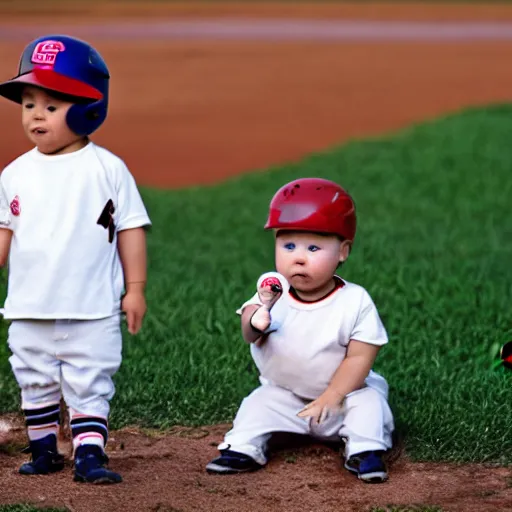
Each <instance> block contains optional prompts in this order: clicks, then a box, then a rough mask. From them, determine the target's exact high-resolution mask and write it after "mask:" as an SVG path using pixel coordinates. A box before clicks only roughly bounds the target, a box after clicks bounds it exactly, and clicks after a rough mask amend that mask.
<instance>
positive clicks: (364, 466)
mask: <svg viewBox="0 0 512 512" xmlns="http://www.w3.org/2000/svg"><path fill="white" fill-rule="evenodd" d="M383 453H384V452H383V451H368V452H361V453H356V454H355V455H352V456H351V457H350V458H349V459H348V460H347V461H346V462H345V468H346V469H348V470H349V471H350V472H351V473H354V474H355V475H357V477H358V478H359V479H360V480H362V481H363V482H366V483H371V484H379V483H381V482H385V481H386V480H387V479H388V472H387V470H386V465H385V464H384V461H383V460H382V454H383Z"/></svg>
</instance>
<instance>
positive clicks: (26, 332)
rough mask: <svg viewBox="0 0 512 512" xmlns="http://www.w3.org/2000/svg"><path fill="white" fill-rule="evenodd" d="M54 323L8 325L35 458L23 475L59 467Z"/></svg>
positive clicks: (20, 322)
mask: <svg viewBox="0 0 512 512" xmlns="http://www.w3.org/2000/svg"><path fill="white" fill-rule="evenodd" d="M53 326H54V323H53V322H49V321H25V320H23V321H21V320H15V321H13V322H12V324H11V326H10V328H9V338H8V343H9V347H10V349H11V351H12V356H11V357H10V358H9V361H10V363H11V367H12V370H13V373H14V376H15V377H16V380H17V382H18V384H19V386H20V388H21V406H22V408H23V412H24V414H25V423H26V426H27V435H28V438H29V442H30V446H29V451H30V452H31V454H32V460H31V461H30V462H28V463H25V464H23V465H22V466H21V467H20V473H22V474H24V475H36V474H47V473H52V472H55V471H60V470H61V469H62V468H63V467H64V458H63V457H62V456H61V455H60V454H59V453H58V451H57V436H58V432H59V418H60V398H61V393H60V362H59V361H58V360H57V359H56V358H55V356H54V353H55V342H56V340H55V332H54V330H53Z"/></svg>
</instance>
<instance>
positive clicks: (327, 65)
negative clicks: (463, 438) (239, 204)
mask: <svg viewBox="0 0 512 512" xmlns="http://www.w3.org/2000/svg"><path fill="white" fill-rule="evenodd" d="M9 5H10V4H9ZM26 5H27V4H26V3H25V2H21V3H16V6H17V7H16V10H14V7H12V6H11V8H9V11H8V12H2V11H1V9H2V8H1V5H0V14H1V17H0V19H1V22H0V39H1V40H0V62H1V63H2V65H1V68H0V76H2V77H4V78H9V77H10V76H12V75H13V74H14V71H15V69H16V66H17V60H18V57H19V53H20V50H21V49H22V47H23V45H24V43H25V40H23V39H20V38H13V39H12V40H11V41H9V40H8V39H7V40H6V38H5V37H2V33H3V32H5V31H6V30H7V28H10V29H12V28H13V27H15V28H16V31H17V33H23V32H22V29H23V27H25V26H32V27H34V24H35V23H36V24H37V25H35V28H33V29H32V30H35V33H34V34H38V33H43V32H45V27H46V30H49V28H50V27H51V28H52V30H53V29H60V30H61V31H64V32H67V33H71V34H73V33H74V32H76V31H79V29H80V27H82V29H81V30H82V31H81V32H79V33H80V34H83V33H84V32H83V31H84V29H83V26H84V25H85V24H88V25H91V24H93V23H106V22H109V23H113V21H112V20H113V18H114V17H115V16H117V18H116V23H118V18H122V19H124V20H131V21H133V20H137V19H139V18H137V16H140V15H141V9H142V8H141V7H140V5H139V4H137V3H135V2H133V3H129V4H127V6H125V7H123V8H122V9H120V8H119V7H112V5H109V4H105V5H103V6H101V7H98V6H97V5H96V4H95V3H94V2H93V3H89V4H71V5H75V7H74V8H71V7H66V8H65V7H61V8H59V10H58V11H56V12H57V14H55V13H54V12H53V11H42V12H39V11H37V12H34V11H30V10H28V8H26ZM63 5H65V4H63ZM68 5H70V4H69V3H68ZM84 5H86V6H84ZM144 10H145V12H146V14H147V16H148V20H149V21H151V20H153V21H154V20H156V19H158V21H159V22H163V21H166V20H167V21H176V20H182V19H184V18H186V19H187V20H188V21H191V20H194V19H202V20H204V19H212V18H215V19H219V18H222V19H230V20H234V19H235V20H236V19H244V20H247V19H251V17H255V18H257V19H258V20H259V21H260V22H261V21H262V20H264V19H269V18H272V19H283V18H285V17H286V16H287V19H306V18H308V19H312V18H314V19H316V20H319V19H327V20H331V21H332V20H365V19H366V20H369V19H376V20H381V21H382V20H388V21H389V20H405V21H409V20H416V21H420V20H430V21H432V20H439V19H440V20H445V21H447V20H449V21H454V20H466V21H467V20H473V21H481V20H485V21H487V22H496V21H500V22H501V23H503V22H504V21H506V20H512V7H509V6H503V5H502V6H494V7H493V6H490V7H489V6H484V7H482V6H478V5H477V6H474V5H470V6H460V5H459V6H439V5H435V4H434V5H432V4H427V5H423V4H422V5H404V4H394V5H381V4H378V5H376V6H375V5H372V4H368V5H362V6H353V5H350V4H347V5H344V4H341V5H332V4H331V5H328V4H320V5H319V6H312V5H308V4H298V5H293V4H292V5H290V4H288V5H281V4H263V5H261V4H260V5H259V6H257V5H254V4H252V3H248V4H222V3H220V4H215V5H212V4H206V5H205V4H202V5H201V4H195V3H191V4H185V5H184V4H180V3H177V4H173V3H171V4H166V3H162V4H148V6H147V7H144ZM70 11H71V12H70ZM50 12H52V14H49V13H50ZM73 12H75V13H78V14H79V16H78V15H75V16H73V15H72V13H73ZM66 15H67V16H68V18H66V17H65V16H66ZM149 21H148V23H149ZM2 25H3V27H4V31H2V30H1V29H2ZM113 26H114V27H115V25H113ZM39 27H40V28H39ZM147 32H148V37H150V35H151V26H149V27H148V28H147ZM85 33H87V32H85ZM91 33H93V34H94V31H93V30H91ZM90 39H91V41H92V42H93V43H95V44H96V46H97V47H98V48H99V49H100V51H101V52H102V54H103V55H104V56H105V58H106V59H107V62H108V63H109V65H110V68H111V72H112V77H113V78H112V95H111V103H110V105H111V109H110V117H109V119H108V120H107V123H106V124H105V125H104V127H102V128H101V129H100V131H99V132H98V133H97V134H96V136H95V140H96V141H97V142H98V143H100V144H103V145H105V146H106V147H108V148H110V149H111V150H112V151H114V152H117V153H118V154H120V155H121V156H122V157H123V158H124V159H125V160H126V161H127V163H128V165H129V167H130V168H131V169H132V171H133V173H134V174H135V176H136V177H137V179H138V181H139V183H141V184H144V185H154V186H161V187H179V186H185V185H190V184H202V183H213V182H217V181H219V180H221V179H223V178H226V177H229V176H234V175H237V174H239V173H240V172H247V171H251V170H256V169H264V168H266V167H268V166H269V165H271V164H279V163H283V162H287V161H294V160H297V159H298V158H300V157H302V156H303V155H306V154H308V153H310V152H312V151H318V150H322V149H324V148H326V147H328V146H330V145H332V144H337V143H340V142H342V141H344V140H347V139H350V138H353V137H363V136H365V135H369V134H380V133H383V132H386V131H389V130H394V129H397V128H400V127H403V126H406V125H408V124H410V123H411V122H416V121H421V120H423V119H425V118H432V117H435V116H438V115H441V114H443V113H445V112H450V111H454V110H457V109H460V108H463V107H465V106H467V105H476V104H486V103H490V102H496V101H507V100H508V99H509V98H510V97H511V93H512V69H511V68H510V66H508V57H509V56H510V55H511V53H512V40H510V39H509V40H503V41H496V40H486V41H480V42H478V41H473V42H471V41H463V42H460V41H459V42H452V43H450V44H447V43H446V42H436V41H435V40H430V41H428V42H421V41H411V40H405V41H404V40H402V41H400V40H398V41H394V40H392V39H391V40H389V39H388V40H385V41H382V40H373V41H372V40H369V41H365V40H364V39H362V40H361V39H359V40H357V41H345V42H340V41H325V42H319V41H316V42H311V41H309V42H308V41H301V40H300V33H299V34H297V38H296V39H294V40H289V41H286V42H282V43H277V42H264V41H261V39H260V40H257V41H253V40H243V41H236V40H218V39H217V40H208V39H206V40H205V39H193V38H188V39H186V40H178V39H172V40H171V39H165V40H164V39H155V38H152V39H149V38H147V39H144V38H140V37H138V38H137V39H136V40H130V39H127V38H124V39H123V40H122V41H121V42H120V41H119V40H116V39H115V38H114V37H112V38H108V37H105V36H102V37H99V36H96V37H91V38H90ZM0 117H1V119H2V121H3V125H4V126H9V129H8V130H5V129H4V130H3V139H2V144H1V147H0V166H2V165H5V164H6V163H7V162H9V161H10V160H11V159H13V158H15V157H16V156H17V155H18V154H20V152H22V151H24V150H26V149H28V146H27V143H26V141H25V139H24V136H23V134H22V133H21V128H19V120H18V118H19V110H18V108H17V106H16V105H10V104H8V103H7V102H5V101H2V102H0ZM11 127H12V128H11Z"/></svg>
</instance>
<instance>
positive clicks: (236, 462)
mask: <svg viewBox="0 0 512 512" xmlns="http://www.w3.org/2000/svg"><path fill="white" fill-rule="evenodd" d="M262 467H263V466H262V465H261V464H258V463H257V462H256V461H255V460H254V459H253V458H252V457H249V455H245V454H244V453H238V452H234V451H233V450H221V451H220V457H217V458H215V459H213V460H212V461H211V462H209V463H208V464H207V465H206V471H207V472H208V473H218V474H224V475H232V474H235V473H247V472H249V471H256V470H257V469H261V468H262Z"/></svg>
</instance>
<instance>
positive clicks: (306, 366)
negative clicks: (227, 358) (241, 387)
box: [237, 276, 388, 400]
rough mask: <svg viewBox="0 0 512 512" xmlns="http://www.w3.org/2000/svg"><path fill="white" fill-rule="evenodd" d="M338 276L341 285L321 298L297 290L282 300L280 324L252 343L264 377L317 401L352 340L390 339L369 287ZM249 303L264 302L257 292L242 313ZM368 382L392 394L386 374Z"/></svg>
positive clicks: (373, 376)
mask: <svg viewBox="0 0 512 512" xmlns="http://www.w3.org/2000/svg"><path fill="white" fill-rule="evenodd" d="M336 281H337V287H336V288H335V290H333V292H331V293H330V294H329V295H328V296H327V297H324V298H323V299H321V300H319V301H315V302H304V301H301V300H300V299H299V298H298V297H297V296H296V295H295V294H293V290H291V291H290V292H289V293H287V294H283V296H282V297H281V298H280V299H279V300H278V301H277V303H276V305H275V306H274V307H276V306H277V305H278V304H279V303H280V302H282V303H281V304H279V311H280V314H281V315H282V317H281V318H280V324H281V325H280V327H279V329H278V330H276V331H274V332H271V333H270V334H268V335H267V336H268V337H267V339H266V340H265V341H264V342H263V343H262V344H261V345H259V344H256V343H252V344H251V355H252V357H253V359H254V362H255V363H256V366H257V367H258V370H259V372H260V374H261V377H262V379H261V380H262V382H268V383H270V384H274V385H277V386H280V387H283V388H285V389H288V390H290V391H292V392H293V393H295V394H296V395H297V396H299V397H302V398H307V399H311V400H313V399H316V398H318V396H320V395H321V394H322V393H323V392H324V391H325V390H326V388H327V386H328V385H329V383H330V381H331V379H332V377H333V375H334V372H335V371H336V369H337V368H338V367H339V365H340V364H341V362H342V361H343V359H344V358H345V355H346V352H347V347H348V343H349V341H350V340H357V341H362V342H365V343H370V344H372V345H384V344H385V343H387V342H388V337H387V334H386V330H385V328H384V326H383V324H382V322H381V319H380V317H379V314H378V312H377V308H376V307H375V304H374V303H373V301H372V299H371V297H370V295H369V294H368V292H367V291H366V290H365V289H364V288H363V287H361V286H359V285H356V284H353V283H349V282H347V281H345V280H343V279H341V278H340V277H338V276H336ZM249 304H260V305H261V301H260V299H259V297H258V294H257V293H256V294H255V295H254V296H253V297H252V298H251V299H250V300H248V301H247V302H245V303H244V304H243V305H242V307H241V308H240V309H239V310H238V311H237V313H238V314H241V313H242V311H243V309H244V308H245V307H246V306H248V305H249ZM272 311H273V310H272ZM272 311H271V315H272ZM283 312H284V313H283ZM366 383H367V385H368V386H371V387H374V388H376V389H378V390H379V391H381V392H382V393H383V394H384V395H385V396H387V383H386V381H385V380H384V379H383V378H382V377H381V376H380V375H378V374H376V373H375V372H373V371H371V372H370V374H369V376H368V377H367V379H366Z"/></svg>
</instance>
